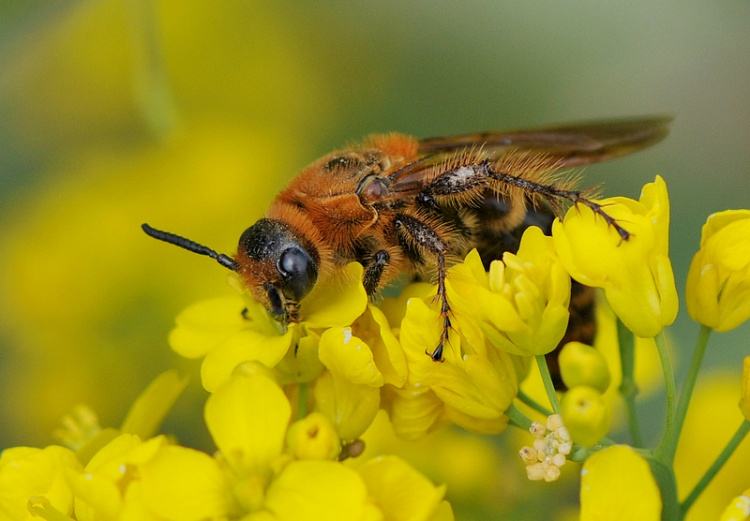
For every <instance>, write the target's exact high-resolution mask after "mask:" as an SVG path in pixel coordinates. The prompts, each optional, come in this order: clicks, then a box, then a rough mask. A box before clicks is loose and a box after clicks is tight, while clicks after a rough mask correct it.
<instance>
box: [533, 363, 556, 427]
mask: <svg viewBox="0 0 750 521" xmlns="http://www.w3.org/2000/svg"><path fill="white" fill-rule="evenodd" d="M534 358H536V364H537V366H538V367H539V373H540V374H541V375H542V382H544V390H545V391H546V393H547V399H548V400H549V403H550V405H551V406H552V411H553V412H554V413H555V414H560V402H559V400H558V399H557V391H555V385H554V384H553V383H552V375H550V373H549V367H548V366H547V359H546V358H545V357H544V355H536V356H535V357H534Z"/></svg>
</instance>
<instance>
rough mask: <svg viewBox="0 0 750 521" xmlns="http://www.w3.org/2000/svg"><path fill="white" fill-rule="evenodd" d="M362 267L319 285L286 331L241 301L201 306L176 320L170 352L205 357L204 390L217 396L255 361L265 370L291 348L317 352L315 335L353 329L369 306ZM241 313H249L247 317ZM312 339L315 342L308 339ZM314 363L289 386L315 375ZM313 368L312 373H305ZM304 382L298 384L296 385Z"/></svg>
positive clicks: (256, 307)
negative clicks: (239, 368)
mask: <svg viewBox="0 0 750 521" xmlns="http://www.w3.org/2000/svg"><path fill="white" fill-rule="evenodd" d="M361 281H362V266H360V265H359V264H356V263H351V264H349V265H348V266H346V268H344V270H343V271H342V273H341V274H340V276H339V277H335V278H329V279H327V280H324V281H322V282H320V283H318V284H317V285H316V286H315V288H314V289H313V290H312V291H311V292H310V294H309V295H308V296H307V297H305V299H304V300H303V301H302V307H301V321H300V323H298V324H289V325H288V327H287V328H286V330H284V329H283V328H282V326H281V325H280V324H279V323H278V322H276V321H275V320H274V319H273V318H272V317H271V316H270V315H269V314H268V313H267V312H266V310H265V309H263V307H262V306H261V305H260V304H258V303H257V302H254V301H252V300H248V299H243V298H242V297H239V296H236V297H227V298H221V299H214V300H208V301H203V302H199V303H197V304H194V305H193V306H191V307H189V308H187V309H186V310H185V311H183V312H182V313H181V314H180V315H179V316H178V317H177V326H176V327H175V329H174V330H173V331H172V333H171V334H170V338H169V341H170V345H171V346H172V349H174V350H175V351H177V352H178V353H179V354H181V355H183V356H185V357H187V358H199V357H202V356H205V359H204V360H203V364H202V366H201V378H202V381H203V386H204V387H205V388H206V389H207V390H209V391H214V390H216V388H217V387H218V386H219V385H221V383H222V382H224V381H226V379H227V378H228V377H229V375H230V374H231V373H232V371H233V370H234V368H235V367H237V365H239V364H241V363H243V362H248V361H257V362H260V363H262V364H263V365H265V366H267V367H271V368H272V367H275V366H276V365H278V364H279V363H280V362H282V360H283V359H284V357H285V356H286V355H287V353H288V352H289V353H291V355H290V356H292V357H296V355H297V354H298V353H295V352H294V351H295V350H290V349H289V348H290V347H291V346H293V345H295V346H296V345H303V344H304V345H305V346H306V350H305V353H308V352H312V351H314V350H315V347H316V346H317V336H316V333H315V331H317V330H320V329H326V328H329V327H342V326H348V325H349V324H351V323H352V322H353V321H354V320H355V319H356V318H357V317H358V316H360V315H361V314H362V313H363V312H364V310H365V307H366V306H367V295H366V293H365V290H364V288H363V287H362V282H361ZM243 310H247V311H244V313H243ZM310 336H312V338H308V337H310ZM315 358H316V357H310V358H309V359H308V358H306V360H309V365H308V366H306V367H305V368H300V367H298V366H297V367H295V366H294V364H292V363H287V364H286V366H284V365H283V364H282V367H290V368H293V369H291V370H293V371H294V372H295V374H293V375H287V376H288V379H289V380H294V379H295V378H300V377H302V378H311V377H314V376H316V375H317V372H318V371H316V370H315V368H317V369H318V370H319V369H320V368H319V365H318V366H316V365H315V364H316V363H317V361H316V360H315ZM310 367H312V368H313V370H309V371H308V370H307V369H308V368H310ZM297 381H300V380H297Z"/></svg>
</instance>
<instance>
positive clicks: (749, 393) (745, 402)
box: [740, 356, 750, 421]
mask: <svg viewBox="0 0 750 521" xmlns="http://www.w3.org/2000/svg"><path fill="white" fill-rule="evenodd" d="M740 410H741V411H742V414H743V416H745V419H746V420H747V421H750V356H746V357H745V361H744V363H743V365H742V390H741V392H740Z"/></svg>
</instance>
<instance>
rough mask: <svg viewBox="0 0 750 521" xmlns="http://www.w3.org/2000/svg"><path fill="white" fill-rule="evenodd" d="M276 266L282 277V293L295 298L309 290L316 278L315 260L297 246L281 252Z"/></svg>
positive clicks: (299, 297) (300, 296)
mask: <svg viewBox="0 0 750 521" xmlns="http://www.w3.org/2000/svg"><path fill="white" fill-rule="evenodd" d="M277 268H278V270H279V273H280V274H281V276H282V278H283V279H284V290H285V291H284V293H285V294H289V295H290V296H291V297H293V298H294V299H297V300H299V299H301V298H302V297H304V296H305V295H306V294H307V293H308V292H309V291H310V289H311V288H312V286H313V284H315V280H316V279H317V278H318V269H317V267H316V266H315V261H314V260H313V259H312V258H311V257H310V255H308V253H307V252H306V251H305V250H303V249H302V248H299V247H297V246H292V247H290V248H287V249H286V250H284V251H283V252H281V256H280V257H279V262H278V265H277Z"/></svg>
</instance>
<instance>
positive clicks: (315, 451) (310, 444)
mask: <svg viewBox="0 0 750 521" xmlns="http://www.w3.org/2000/svg"><path fill="white" fill-rule="evenodd" d="M286 444H287V447H288V448H289V452H290V453H291V454H292V455H293V456H294V457H295V458H297V459H315V460H329V459H333V458H335V457H336V456H338V453H339V451H340V450H341V443H340V442H339V437H338V435H337V434H336V430H335V429H334V428H333V425H331V422H330V421H329V420H328V418H326V417H325V416H324V415H322V414H321V413H319V412H314V413H311V414H308V415H307V416H306V417H305V418H303V419H301V420H298V421H296V422H294V423H293V424H292V425H291V426H290V427H289V430H288V431H287V434H286Z"/></svg>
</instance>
